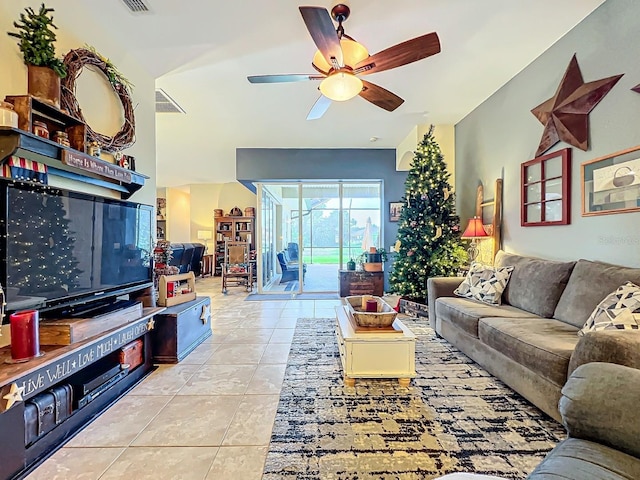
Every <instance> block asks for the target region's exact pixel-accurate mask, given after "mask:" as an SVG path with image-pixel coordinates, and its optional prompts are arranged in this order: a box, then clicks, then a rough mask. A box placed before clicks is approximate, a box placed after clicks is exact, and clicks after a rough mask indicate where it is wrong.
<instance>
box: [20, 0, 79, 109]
mask: <svg viewBox="0 0 640 480" xmlns="http://www.w3.org/2000/svg"><path fill="white" fill-rule="evenodd" d="M53 11H54V10H53V8H47V7H45V5H44V3H43V4H42V5H41V6H40V10H39V11H37V12H36V11H35V10H34V9H33V8H31V7H27V8H25V12H26V13H21V14H20V21H18V22H13V26H14V27H15V28H16V29H18V32H7V33H8V34H9V35H10V36H12V37H15V38H18V39H19V40H20V41H19V42H18V46H19V47H20V51H21V52H22V56H23V58H24V63H25V64H26V65H27V92H28V93H29V95H32V96H34V97H36V98H38V99H40V100H43V101H45V102H47V103H50V104H53V105H55V107H56V108H60V79H61V78H64V77H66V76H67V69H66V67H65V65H64V63H63V62H62V60H61V59H59V58H57V57H56V51H55V46H54V43H55V41H56V34H55V32H54V31H53V29H57V28H58V27H56V26H55V25H54V24H53V17H52V16H51V15H50V14H51V12H53Z"/></svg>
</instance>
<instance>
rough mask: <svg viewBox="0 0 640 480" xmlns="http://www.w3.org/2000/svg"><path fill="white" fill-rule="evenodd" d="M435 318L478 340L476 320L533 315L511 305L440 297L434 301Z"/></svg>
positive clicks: (533, 316) (532, 316)
mask: <svg viewBox="0 0 640 480" xmlns="http://www.w3.org/2000/svg"><path fill="white" fill-rule="evenodd" d="M436 316H437V317H438V318H439V319H441V320H448V321H449V322H451V323H453V324H454V325H455V326H456V327H458V328H459V329H461V330H464V331H465V332H466V333H468V334H469V335H472V336H474V337H476V338H478V320H479V319H481V318H483V317H520V318H522V317H531V318H536V316H535V315H533V314H532V313H529V312H525V311H523V310H520V309H518V308H515V307H512V306H511V305H502V306H498V305H487V304H486V303H482V302H478V301H476V300H469V299H466V298H457V297H440V298H438V300H436Z"/></svg>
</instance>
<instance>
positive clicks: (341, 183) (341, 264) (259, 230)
mask: <svg viewBox="0 0 640 480" xmlns="http://www.w3.org/2000/svg"><path fill="white" fill-rule="evenodd" d="M313 184H322V185H336V186H337V187H338V200H339V202H338V218H339V222H338V238H339V242H338V270H341V269H344V268H345V257H344V250H345V246H344V210H345V209H344V187H345V185H353V184H356V185H358V184H377V185H379V195H378V198H379V204H380V207H379V208H380V225H379V238H380V239H382V238H384V223H385V222H384V218H385V217H384V215H385V210H384V198H383V192H384V181H383V180H375V179H367V180H308V181H268V182H256V187H257V191H256V197H257V201H258V205H257V206H258V208H257V209H256V210H257V212H256V222H257V223H256V235H257V238H256V247H257V251H256V258H257V260H258V261H257V271H258V293H261V294H266V295H269V294H282V292H279V291H271V290H267V291H265V290H264V287H265V285H263V282H262V279H263V274H262V269H263V268H264V266H263V262H262V255H263V252H262V246H263V238H262V237H263V232H264V227H263V218H262V216H263V215H262V208H263V206H262V197H263V192H264V191H266V192H267V194H268V195H269V196H270V197H271V199H272V202H273V203H272V204H273V205H274V208H275V205H278V204H280V205H282V202H280V201H278V200H277V199H276V197H275V196H274V195H273V194H272V193H271V192H270V191H269V188H268V187H269V186H270V185H286V186H296V187H297V193H298V198H297V200H298V212H300V214H299V215H298V219H297V222H298V235H297V237H298V238H297V242H298V245H299V254H298V255H299V262H298V278H303V275H304V271H303V269H304V267H303V263H304V262H303V256H304V244H303V221H302V213H301V212H302V209H303V197H302V193H303V186H305V185H307V186H308V185H313ZM264 187H267V188H266V189H265V188H264ZM272 221H273V222H276V221H277V213H276V212H275V211H273V212H272ZM271 231H272V232H274V234H275V233H276V232H277V229H276V228H272V229H271ZM275 240H277V239H275ZM283 247H284V245H283ZM276 250H277V249H276ZM276 262H277V260H276ZM274 265H275V263H274ZM337 286H338V272H336V290H335V292H337V291H338V288H337ZM333 291H334V290H332V291H331V292H333ZM288 293H290V294H291V295H292V296H295V295H297V294H300V293H305V291H304V284H303V282H298V289H297V290H296V291H289V292H288ZM312 293H323V292H312ZM324 293H326V292H324Z"/></svg>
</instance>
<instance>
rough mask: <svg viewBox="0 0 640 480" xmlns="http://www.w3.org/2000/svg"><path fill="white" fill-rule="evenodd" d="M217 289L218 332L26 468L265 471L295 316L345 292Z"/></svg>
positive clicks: (140, 475) (203, 282)
mask: <svg viewBox="0 0 640 480" xmlns="http://www.w3.org/2000/svg"><path fill="white" fill-rule="evenodd" d="M196 288H197V290H198V295H209V296H210V297H211V318H212V329H213V336H212V337H211V338H209V339H208V340H206V341H205V343H203V344H202V345H200V346H199V347H198V348H196V350H194V351H193V352H192V353H191V354H190V355H189V356H188V357H187V358H185V359H184V360H183V361H182V362H181V363H180V364H178V365H162V366H160V367H159V368H158V369H157V370H156V371H154V372H153V373H152V374H151V375H149V376H148V377H147V378H146V379H145V380H143V381H142V382H141V383H140V384H139V385H138V386H136V387H135V388H134V389H133V390H132V391H131V392H129V394H127V395H126V396H124V397H123V398H122V399H120V400H119V401H118V402H117V403H116V404H115V405H113V406H112V407H111V408H110V409H109V410H107V411H106V412H105V413H103V414H102V415H101V416H100V417H99V418H98V419H97V420H96V421H94V422H93V423H92V424H90V425H89V426H87V427H86V428H85V429H84V430H83V431H81V432H80V433H79V434H78V435H76V436H75V437H74V438H73V439H71V441H69V442H68V443H67V444H66V445H65V446H64V447H63V448H61V449H60V450H58V451H57V452H56V453H55V454H54V455H53V456H52V457H51V458H49V459H48V460H47V461H45V462H44V463H43V464H42V465H41V466H40V467H39V468H38V469H36V470H35V471H34V472H33V473H32V474H31V475H29V476H28V477H27V478H28V479H30V480H36V479H37V480H40V479H42V480H56V479H58V480H63V479H64V480H71V479H83V480H90V479H105V480H106V479H119V478H124V477H127V478H133V479H135V480H142V479H146V478H150V479H155V480H164V479H189V480H190V479H197V480H203V479H206V480H209V479H220V480H223V479H232V480H252V479H260V478H261V477H262V469H263V465H264V461H265V457H266V454H267V449H268V445H269V439H270V437H271V430H272V428H273V422H274V419H275V415H276V409H277V406H278V399H279V395H280V389H281V386H282V381H283V378H284V371H285V367H286V364H287V357H288V355H289V348H290V346H291V340H292V338H293V332H294V329H295V324H296V320H297V319H298V318H302V317H317V318H322V317H328V316H333V313H332V312H333V308H334V307H335V306H336V305H339V304H340V300H290V301H264V302H246V301H244V299H245V297H246V292H245V291H244V290H243V289H242V288H229V293H227V294H226V295H223V294H222V293H220V279H219V278H216V277H214V278H205V279H199V280H198V281H197V283H196Z"/></svg>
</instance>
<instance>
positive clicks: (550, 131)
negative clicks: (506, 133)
mask: <svg viewBox="0 0 640 480" xmlns="http://www.w3.org/2000/svg"><path fill="white" fill-rule="evenodd" d="M621 77H622V75H614V76H613V77H608V78H603V79H601V80H594V81H593V82H589V83H584V80H583V78H582V73H581V72H580V66H579V65H578V60H577V59H576V56H575V55H573V58H572V59H571V62H569V66H568V67H567V71H566V72H565V74H564V77H562V81H561V82H560V85H559V86H558V90H557V91H556V94H555V95H554V96H553V97H552V98H550V99H549V100H547V101H546V102H544V103H542V104H540V105H538V106H537V107H536V108H534V109H533V110H531V113H533V114H534V115H535V116H536V118H537V119H538V120H540V123H542V124H543V125H544V132H543V133H542V138H541V139H540V145H539V146H538V151H537V152H536V157H537V156H540V155H541V154H543V153H544V152H546V151H547V150H549V149H550V148H551V147H552V146H554V145H555V144H556V143H558V142H559V141H560V140H562V141H563V142H566V143H568V144H570V145H573V146H574V147H578V148H579V149H581V150H585V151H586V150H587V148H588V144H589V113H590V112H591V110H593V108H594V107H595V106H596V105H597V104H598V103H599V102H600V100H602V99H603V98H604V96H605V95H606V94H607V93H609V90H611V89H612V88H613V86H614V85H615V84H616V83H617V82H618V80H620V78H621Z"/></svg>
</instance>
